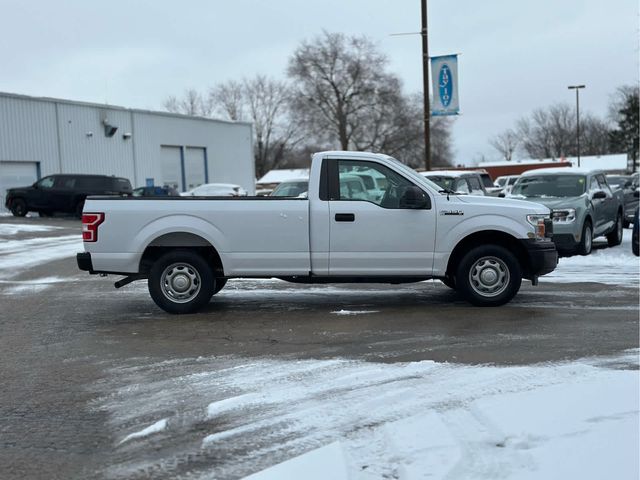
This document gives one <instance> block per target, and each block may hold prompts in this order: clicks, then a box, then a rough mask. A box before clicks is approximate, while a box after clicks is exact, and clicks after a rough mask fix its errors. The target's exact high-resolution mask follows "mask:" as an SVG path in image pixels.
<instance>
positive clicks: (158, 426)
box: [120, 418, 167, 443]
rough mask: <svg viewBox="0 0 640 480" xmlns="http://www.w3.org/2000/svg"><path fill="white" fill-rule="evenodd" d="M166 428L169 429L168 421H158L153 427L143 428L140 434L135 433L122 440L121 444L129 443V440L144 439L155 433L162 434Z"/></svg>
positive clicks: (164, 419)
mask: <svg viewBox="0 0 640 480" xmlns="http://www.w3.org/2000/svg"><path fill="white" fill-rule="evenodd" d="M165 428H167V419H166V418H163V419H162V420H158V421H157V422H156V423H154V424H153V425H149V426H148V427H147V428H143V429H142V430H140V431H139V432H133V433H130V434H129V435H127V436H126V437H124V438H123V439H122V440H120V443H124V442H128V441H129V440H133V439H136V438H144V437H148V436H149V435H153V434H154V433H158V432H162V431H163V430H164V429H165Z"/></svg>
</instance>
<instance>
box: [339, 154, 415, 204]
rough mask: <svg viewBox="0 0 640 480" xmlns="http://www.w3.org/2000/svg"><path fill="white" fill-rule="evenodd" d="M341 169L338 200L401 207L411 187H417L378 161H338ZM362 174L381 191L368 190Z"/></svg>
mask: <svg viewBox="0 0 640 480" xmlns="http://www.w3.org/2000/svg"><path fill="white" fill-rule="evenodd" d="M337 167H338V178H337V180H338V182H337V183H338V185H337V186H338V189H337V190H338V192H337V193H338V195H337V196H338V200H360V201H367V202H371V203H374V204H376V205H379V206H381V207H383V208H400V199H401V198H402V196H403V195H404V194H405V192H406V191H407V189H408V188H409V187H413V186H415V185H414V184H413V183H412V182H410V181H409V180H407V179H406V178H404V177H403V176H402V175H400V174H399V173H396V172H394V171H393V170H391V169H390V168H387V167H385V166H384V165H380V164H378V163H374V162H367V161H362V160H338V161H337ZM360 175H367V176H370V177H372V178H373V179H374V180H375V185H376V187H377V188H375V189H370V190H368V189H367V187H366V185H365V183H364V181H363V179H362V177H361V176H360ZM329 178H331V176H330V177H329ZM334 188H335V187H334ZM335 196H336V195H334V197H335Z"/></svg>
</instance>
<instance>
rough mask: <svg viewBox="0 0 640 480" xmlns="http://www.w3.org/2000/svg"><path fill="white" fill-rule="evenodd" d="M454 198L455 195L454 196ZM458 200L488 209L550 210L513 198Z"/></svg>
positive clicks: (543, 212)
mask: <svg viewBox="0 0 640 480" xmlns="http://www.w3.org/2000/svg"><path fill="white" fill-rule="evenodd" d="M452 196H453V195H452ZM456 198H457V199H458V200H459V201H460V202H462V203H469V204H472V205H482V206H487V207H495V208H496V209H505V208H506V209H517V210H522V211H523V212H525V213H540V214H549V213H551V212H550V211H549V209H548V208H547V207H546V206H545V205H542V204H540V203H539V202H531V201H527V200H516V199H513V198H500V197H489V196H485V197H482V196H474V195H458V196H456Z"/></svg>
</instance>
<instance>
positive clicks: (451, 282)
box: [438, 276, 456, 290]
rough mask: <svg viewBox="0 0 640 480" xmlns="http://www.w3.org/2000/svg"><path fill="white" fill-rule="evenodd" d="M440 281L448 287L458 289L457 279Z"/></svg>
mask: <svg viewBox="0 0 640 480" xmlns="http://www.w3.org/2000/svg"><path fill="white" fill-rule="evenodd" d="M438 280H440V281H441V282H442V283H444V284H445V285H446V286H447V287H449V288H451V289H453V290H455V289H456V279H455V277H451V276H448V277H443V278H439V279H438Z"/></svg>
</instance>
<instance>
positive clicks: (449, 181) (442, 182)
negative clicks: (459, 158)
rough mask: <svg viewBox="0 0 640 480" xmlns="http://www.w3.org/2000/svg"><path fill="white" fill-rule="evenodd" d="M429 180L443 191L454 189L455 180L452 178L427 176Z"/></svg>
mask: <svg viewBox="0 0 640 480" xmlns="http://www.w3.org/2000/svg"><path fill="white" fill-rule="evenodd" d="M427 178H428V179H429V180H431V181H432V182H433V183H435V184H436V185H438V186H439V187H440V188H443V189H447V190H452V191H453V190H455V189H454V183H455V178H453V177H443V176H442V175H438V176H435V175H433V176H432V175H429V176H428V177H427Z"/></svg>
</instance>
